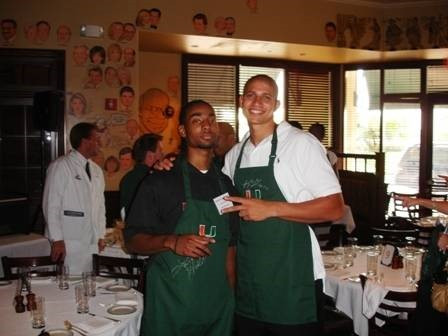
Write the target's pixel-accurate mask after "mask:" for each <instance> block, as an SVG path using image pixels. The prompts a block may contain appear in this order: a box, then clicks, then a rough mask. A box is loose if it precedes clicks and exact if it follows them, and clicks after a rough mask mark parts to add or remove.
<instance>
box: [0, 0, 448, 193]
mask: <svg viewBox="0 0 448 336" xmlns="http://www.w3.org/2000/svg"><path fill="white" fill-rule="evenodd" d="M440 3H441V4H440V5H435V6H425V7H415V8H396V9H387V10H385V9H381V8H379V7H378V6H377V7H366V6H355V5H353V4H350V5H349V4H344V3H340V2H336V1H328V0H315V1H307V0H297V1H288V2H287V3H286V2H285V3H284V4H283V3H282V4H281V5H279V2H278V1H275V0H258V1H257V0H227V1H221V2H217V1H216V2H215V1H213V2H209V1H203V0H184V1H166V0H151V1H150V0H128V1H125V2H124V1H119V0H96V1H95V2H92V1H90V0H89V1H88V0H66V1H58V0H40V1H35V0H15V1H2V2H0V28H1V32H0V33H1V35H0V47H2V48H39V49H62V50H65V53H66V69H65V71H66V73H65V78H66V111H65V116H66V118H65V122H66V129H67V132H69V131H70V128H71V127H72V126H73V125H74V124H76V123H78V122H80V121H89V122H94V123H96V125H97V126H98V128H99V129H100V132H101V153H100V155H98V157H96V158H95V161H96V162H97V163H98V164H99V165H100V166H101V167H103V169H104V173H105V178H106V183H107V189H108V190H116V189H117V188H118V184H119V181H120V179H121V177H122V176H123V175H124V174H125V173H126V172H127V171H129V170H130V169H132V166H133V161H132V158H131V148H132V145H133V143H134V142H135V139H136V138H138V137H139V136H140V135H142V134H144V133H148V132H154V133H158V134H161V135H163V149H164V152H165V153H172V152H176V151H177V150H178V146H179V143H180V139H179V136H178V134H177V116H178V114H179V110H180V100H181V96H180V92H181V88H180V83H181V78H180V76H181V75H180V72H181V71H180V67H181V61H180V55H178V54H166V53H157V52H140V51H139V36H138V35H139V31H143V30H144V31H150V32H162V33H175V34H188V35H208V36H215V37H222V38H242V39H254V40H264V41H281V42H291V43H302V44H313V45H324V46H334V47H342V48H344V47H345V48H355V49H370V50H401V49H421V48H446V47H448V14H447V13H448V4H445V3H443V2H440ZM81 25H98V26H101V27H103V28H104V32H103V34H102V35H101V36H99V37H96V38H88V37H85V36H83V35H82V33H81V30H80V26H81ZM266 56H267V57H269V55H266ZM68 149H69V146H68V144H67V150H68Z"/></svg>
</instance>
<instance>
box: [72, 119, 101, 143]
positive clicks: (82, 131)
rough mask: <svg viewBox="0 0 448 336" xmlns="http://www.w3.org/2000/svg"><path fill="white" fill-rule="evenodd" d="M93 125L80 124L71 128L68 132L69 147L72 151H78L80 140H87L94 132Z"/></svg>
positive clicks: (95, 128) (94, 127)
mask: <svg viewBox="0 0 448 336" xmlns="http://www.w3.org/2000/svg"><path fill="white" fill-rule="evenodd" d="M96 130H97V127H96V126H95V124H92V123H86V122H81V123H79V124H76V125H75V126H73V127H72V129H71V131H70V145H71V146H72V147H73V148H74V149H78V148H79V146H81V141H82V139H88V138H89V137H90V136H91V135H92V132H93V131H96Z"/></svg>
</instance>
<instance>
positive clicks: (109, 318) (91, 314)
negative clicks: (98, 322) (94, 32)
mask: <svg viewBox="0 0 448 336" xmlns="http://www.w3.org/2000/svg"><path fill="white" fill-rule="evenodd" d="M88 314H89V315H90V316H98V317H103V318H105V319H108V320H111V321H114V322H118V323H121V320H118V319H114V318H112V317H108V316H104V315H98V314H94V313H88Z"/></svg>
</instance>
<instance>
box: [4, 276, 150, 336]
mask: <svg viewBox="0 0 448 336" xmlns="http://www.w3.org/2000/svg"><path fill="white" fill-rule="evenodd" d="M80 283H81V280H80V279H79V278H78V279H72V280H71V281H70V282H69V289H67V290H60V289H59V287H58V283H57V282H56V281H55V279H51V278H47V279H36V280H32V281H31V289H32V292H33V293H34V294H35V295H36V296H42V297H44V298H45V316H46V325H45V330H47V331H48V330H55V329H60V330H63V329H64V321H70V323H71V324H72V325H73V326H77V327H79V328H81V329H82V330H83V331H87V332H86V333H85V334H86V335H89V336H90V335H98V336H134V335H138V334H139V328H140V319H141V316H142V312H143V296H142V294H141V293H139V292H138V291H135V290H134V289H129V288H126V287H124V286H122V287H121V288H122V289H121V290H120V291H119V292H118V291H115V288H120V287H119V286H118V287H117V286H116V285H114V284H115V283H116V280H115V279H105V278H97V289H96V296H94V297H90V298H89V313H90V314H78V313H77V311H76V310H77V308H76V302H75V290H74V288H75V285H77V284H80ZM113 285H114V286H113ZM16 291H17V280H13V281H11V282H7V281H3V282H2V283H1V284H0V335H5V336H6V335H8V336H24V335H27V336H33V335H35V336H37V335H39V333H40V332H41V331H42V329H33V328H32V326H31V314H30V312H29V311H25V312H23V313H17V312H16V311H15V306H14V301H15V300H14V297H15V295H16ZM25 294H26V293H23V295H24V296H25ZM25 297H26V296H25ZM123 299H124V300H123ZM25 303H26V299H25ZM119 304H120V305H124V304H126V305H127V306H126V307H127V308H129V309H118V308H119V307H123V306H118V305H119ZM117 307H118V308H117ZM126 307H124V308H126ZM76 329H77V328H73V330H72V331H73V335H82V334H83V332H82V331H81V332H80V333H79V332H77V331H76Z"/></svg>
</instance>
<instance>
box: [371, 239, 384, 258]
mask: <svg viewBox="0 0 448 336" xmlns="http://www.w3.org/2000/svg"><path fill="white" fill-rule="evenodd" d="M383 245H384V237H383V235H373V247H374V249H375V251H376V252H378V254H382V253H383Z"/></svg>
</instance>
